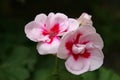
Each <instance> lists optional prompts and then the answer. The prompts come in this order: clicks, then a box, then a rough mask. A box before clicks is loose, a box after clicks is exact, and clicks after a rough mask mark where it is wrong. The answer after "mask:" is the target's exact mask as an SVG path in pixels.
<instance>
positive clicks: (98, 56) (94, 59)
mask: <svg viewBox="0 0 120 80" xmlns="http://www.w3.org/2000/svg"><path fill="white" fill-rule="evenodd" d="M88 51H89V52H90V53H91V54H90V57H89V61H90V68H89V70H90V71H93V70H96V69H98V68H99V67H100V66H102V64H103V58H104V55H103V52H102V51H101V50H100V49H97V48H94V49H89V50H88Z"/></svg>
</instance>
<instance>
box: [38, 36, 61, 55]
mask: <svg viewBox="0 0 120 80" xmlns="http://www.w3.org/2000/svg"><path fill="white" fill-rule="evenodd" d="M59 44H60V40H59V39H58V38H54V39H53V40H52V42H50V43H48V42H40V43H38V45H37V50H38V52H39V54H41V55H46V54H56V53H57V50H58V46H59Z"/></svg>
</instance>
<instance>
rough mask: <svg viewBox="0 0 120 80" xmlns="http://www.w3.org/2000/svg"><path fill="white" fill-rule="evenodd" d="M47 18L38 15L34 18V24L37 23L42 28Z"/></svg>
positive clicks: (43, 15)
mask: <svg viewBox="0 0 120 80" xmlns="http://www.w3.org/2000/svg"><path fill="white" fill-rule="evenodd" d="M46 19H47V16H46V15H45V14H38V15H37V16H36V17H35V22H38V23H39V24H42V25H43V26H44V25H45V23H46Z"/></svg>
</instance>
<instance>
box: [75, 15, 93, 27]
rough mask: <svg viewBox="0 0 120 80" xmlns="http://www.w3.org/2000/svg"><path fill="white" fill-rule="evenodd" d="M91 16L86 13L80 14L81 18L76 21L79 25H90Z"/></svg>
mask: <svg viewBox="0 0 120 80" xmlns="http://www.w3.org/2000/svg"><path fill="white" fill-rule="evenodd" d="M91 17H92V16H91V15H88V14H87V13H82V14H81V16H80V17H79V18H78V19H77V21H78V22H79V24H80V25H92V24H93V23H92V20H91Z"/></svg>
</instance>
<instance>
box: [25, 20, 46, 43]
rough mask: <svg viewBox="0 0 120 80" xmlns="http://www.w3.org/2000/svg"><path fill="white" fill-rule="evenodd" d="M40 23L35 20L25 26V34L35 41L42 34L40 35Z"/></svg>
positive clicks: (41, 36)
mask: <svg viewBox="0 0 120 80" xmlns="http://www.w3.org/2000/svg"><path fill="white" fill-rule="evenodd" d="M41 27H42V26H41V25H40V24H39V23H37V22H35V21H32V22H29V23H28V24H27V25H26V26H25V34H26V36H27V37H28V38H29V39H30V40H32V41H35V42H39V41H40V40H41V39H42V38H44V36H43V35H42V29H41Z"/></svg>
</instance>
